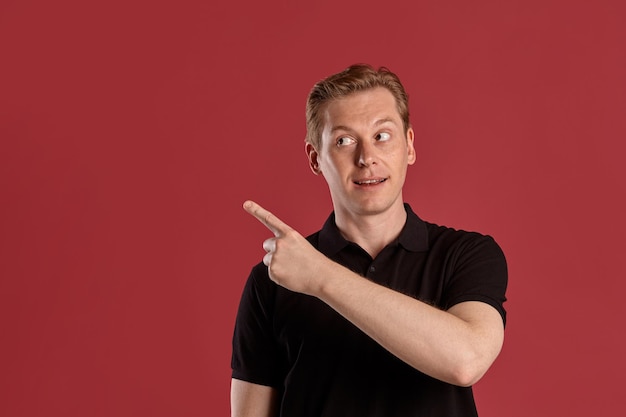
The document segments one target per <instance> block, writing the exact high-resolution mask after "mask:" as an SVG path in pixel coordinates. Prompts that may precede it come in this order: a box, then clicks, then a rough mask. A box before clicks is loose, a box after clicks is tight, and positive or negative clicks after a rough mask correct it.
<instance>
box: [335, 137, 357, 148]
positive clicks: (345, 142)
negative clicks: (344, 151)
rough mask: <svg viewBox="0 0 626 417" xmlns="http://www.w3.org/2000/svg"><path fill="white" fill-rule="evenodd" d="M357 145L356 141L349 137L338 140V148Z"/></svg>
mask: <svg viewBox="0 0 626 417" xmlns="http://www.w3.org/2000/svg"><path fill="white" fill-rule="evenodd" d="M353 143H355V141H354V139H352V138H351V137H348V136H342V137H340V138H338V139H337V146H346V145H351V144H353Z"/></svg>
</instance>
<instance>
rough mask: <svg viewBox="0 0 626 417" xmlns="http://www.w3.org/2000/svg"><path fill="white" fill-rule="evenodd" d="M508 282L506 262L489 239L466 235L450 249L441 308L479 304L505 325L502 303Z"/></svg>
mask: <svg viewBox="0 0 626 417" xmlns="http://www.w3.org/2000/svg"><path fill="white" fill-rule="evenodd" d="M507 283H508V271H507V264H506V259H505V257H504V253H503V252H502V249H501V248H500V246H499V245H498V244H497V243H496V241H495V240H494V239H493V238H492V237H491V236H483V235H480V234H478V233H468V234H467V236H466V238H465V239H461V240H460V241H459V242H457V245H456V247H455V248H454V262H453V268H452V271H451V274H450V276H449V277H448V279H447V282H446V288H445V294H446V296H445V302H444V305H445V308H446V309H449V308H450V307H452V306H453V305H455V304H458V303H462V302H464V301H481V302H484V303H487V304H489V305H490V306H492V307H493V308H495V309H496V310H497V311H498V312H499V313H500V315H501V316H502V321H503V322H504V324H505V325H506V310H505V309H504V302H505V301H506V297H505V293H506V287H507Z"/></svg>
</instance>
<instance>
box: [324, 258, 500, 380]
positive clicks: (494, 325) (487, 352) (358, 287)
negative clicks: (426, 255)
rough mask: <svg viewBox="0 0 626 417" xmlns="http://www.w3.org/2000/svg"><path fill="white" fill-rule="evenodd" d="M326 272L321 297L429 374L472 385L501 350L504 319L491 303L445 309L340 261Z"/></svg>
mask: <svg viewBox="0 0 626 417" xmlns="http://www.w3.org/2000/svg"><path fill="white" fill-rule="evenodd" d="M325 273H326V274H327V275H326V276H327V277H328V278H327V279H325V280H324V281H323V284H322V285H321V286H320V287H319V289H318V291H317V293H316V294H315V295H316V296H317V297H318V298H320V299H321V300H322V301H324V302H326V303H327V304H328V305H329V306H331V307H332V308H333V309H335V310H336V311H337V312H338V313H340V314H341V315H343V316H344V317H345V318H346V319H348V320H349V321H351V322H352V323H353V324H354V325H356V326H357V327H358V328H360V329H361V330H362V331H363V332H365V333H366V334H367V335H369V336H370V337H371V338H372V339H374V340H375V341H377V342H378V343H379V344H380V345H382V346H383V347H384V348H386V349H387V350H389V351H390V352H391V353H393V354H394V355H395V356H397V357H398V358H400V359H401V360H403V361H404V362H406V363H407V364H409V365H411V366H412V367H414V368H416V369H418V370H419V371H421V372H423V373H425V374H428V375H430V376H432V377H434V378H437V379H440V380H443V381H446V382H449V383H452V384H455V385H464V386H467V385H472V384H473V383H475V382H476V381H477V380H478V379H480V377H482V375H483V374H484V373H485V372H486V371H487V369H488V368H489V366H490V365H491V363H492V362H493V361H494V360H495V358H496V356H497V355H498V353H499V351H500V348H501V345H502V338H503V332H502V322H501V319H500V317H499V314H498V313H497V312H496V311H495V309H493V308H492V307H490V306H488V305H486V304H483V303H477V302H476V303H471V305H468V303H462V304H459V305H458V306H455V307H453V308H452V309H450V310H449V311H442V310H439V309H437V308H435V307H432V306H430V305H428V304H426V303H424V302H421V301H418V300H416V299H414V298H412V297H409V296H406V295H404V294H401V293H398V292H396V291H393V290H391V289H389V288H386V287H383V286H381V285H378V284H376V283H373V282H371V281H369V280H367V279H365V278H363V277H361V276H359V275H357V274H355V273H353V272H352V271H350V270H348V269H346V268H344V267H342V266H340V265H338V264H335V263H330V264H329V265H328V267H327V269H326V270H325ZM498 321H499V323H498Z"/></svg>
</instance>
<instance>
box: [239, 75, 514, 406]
mask: <svg viewBox="0 0 626 417" xmlns="http://www.w3.org/2000/svg"><path fill="white" fill-rule="evenodd" d="M413 135H414V133H413V130H412V129H411V127H410V123H409V112H408V99H407V95H406V93H405V91H404V88H403V87H402V84H401V83H400V81H399V80H398V78H397V77H396V76H395V75H394V74H393V73H391V72H390V71H388V70H387V69H385V68H381V69H379V70H375V69H373V68H372V67H370V66H367V65H354V66H351V67H349V68H348V69H346V70H344V71H342V72H341V73H338V74H335V75H333V76H331V77H329V78H327V79H325V80H323V81H321V82H319V83H318V84H316V85H315V87H314V88H313V90H312V91H311V93H310V95H309V98H308V102H307V139H306V146H305V149H306V154H307V156H308V159H309V164H310V167H311V170H312V171H313V172H314V173H315V174H317V175H321V176H323V177H324V179H325V180H326V182H327V183H328V187H329V190H330V194H331V198H332V202H333V208H334V211H333V213H332V214H331V215H330V217H329V218H328V220H327V221H326V223H325V224H324V226H323V228H322V229H321V230H320V231H319V232H317V233H315V234H313V235H311V236H309V237H308V238H306V239H305V238H304V237H302V236H301V235H300V234H299V233H298V232H296V231H295V230H293V229H292V228H290V227H289V226H288V225H286V224H285V223H283V222H282V221H281V220H279V219H278V218H277V217H276V216H274V215H273V214H271V213H270V212H268V211H267V210H265V209H264V208H262V207H261V206H259V205H258V204H256V203H254V202H251V201H247V202H245V203H244V209H245V210H246V211H247V212H248V213H250V214H251V215H253V216H254V217H256V218H257V219H258V220H259V221H260V222H261V223H263V224H264V225H265V226H266V227H267V228H268V229H269V230H270V231H272V232H273V234H274V237H272V238H270V239H268V240H266V241H265V242H264V243H263V248H264V249H265V251H266V252H267V254H266V255H265V257H264V258H263V263H260V264H259V265H257V266H256V267H254V268H253V270H252V272H251V274H250V277H249V279H248V281H247V283H246V286H245V289H244V293H243V296H242V299H241V304H240V306H239V312H238V315H237V321H236V325H235V333H234V338H233V357H232V368H233V374H232V376H233V380H232V387H231V408H232V416H233V417H257V416H264V417H265V416H284V417H308V416H311V417H313V416H315V417H319V416H342V417H344V416H359V417H367V416H384V417H392V416H399V417H406V416H446V417H452V416H476V415H477V414H476V407H475V405H474V399H473V394H472V389H471V385H473V384H474V383H475V382H476V381H478V380H479V379H480V378H481V377H482V376H483V374H484V373H485V372H486V371H487V369H488V368H489V367H490V365H491V364H492V363H493V361H494V360H495V358H496V357H497V356H498V354H499V352H500V349H501V347H502V342H503V337H504V322H505V317H506V316H505V314H506V313H505V310H504V308H503V306H502V305H503V303H504V301H505V290H506V285H507V270H506V262H505V259H504V255H503V254H502V251H501V250H500V248H499V247H498V245H497V244H496V243H495V242H494V240H493V239H492V238H490V237H488V236H483V235H480V234H478V233H470V232H464V231H457V230H454V229H450V228H446V227H442V226H437V225H434V224H431V223H427V222H424V221H422V220H421V219H419V218H418V217H417V216H416V215H415V214H414V213H413V211H412V210H411V208H410V206H409V205H408V204H405V203H404V201H403V198H402V187H403V185H404V180H405V176H406V171H407V168H408V166H409V165H411V164H413V163H414V162H415V149H414V147H413Z"/></svg>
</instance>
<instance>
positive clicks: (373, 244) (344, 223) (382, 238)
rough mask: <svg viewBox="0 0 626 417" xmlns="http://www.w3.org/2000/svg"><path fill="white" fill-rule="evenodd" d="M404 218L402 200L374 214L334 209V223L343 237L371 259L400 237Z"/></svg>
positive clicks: (404, 221)
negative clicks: (357, 246) (361, 249)
mask: <svg viewBox="0 0 626 417" xmlns="http://www.w3.org/2000/svg"><path fill="white" fill-rule="evenodd" d="M406 216H407V215H406V210H405V209H404V204H403V203H402V200H400V203H399V204H394V205H393V206H392V207H390V208H388V209H387V210H385V211H383V212H381V213H375V214H355V213H351V212H349V211H348V210H337V208H335V222H336V224H337V227H338V228H339V231H340V232H341V234H342V235H343V237H344V238H345V239H347V240H349V241H351V242H354V243H356V244H357V245H359V246H360V247H362V248H363V249H364V250H365V251H366V252H367V253H369V255H370V256H371V257H372V258H375V257H376V256H377V255H378V254H379V253H380V251H381V250H383V248H384V247H385V246H387V245H388V244H389V243H390V242H391V241H393V240H394V239H396V238H397V237H398V235H400V231H402V228H403V227H404V224H405V223H406Z"/></svg>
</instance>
